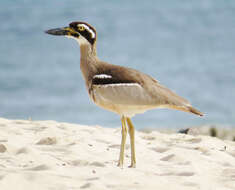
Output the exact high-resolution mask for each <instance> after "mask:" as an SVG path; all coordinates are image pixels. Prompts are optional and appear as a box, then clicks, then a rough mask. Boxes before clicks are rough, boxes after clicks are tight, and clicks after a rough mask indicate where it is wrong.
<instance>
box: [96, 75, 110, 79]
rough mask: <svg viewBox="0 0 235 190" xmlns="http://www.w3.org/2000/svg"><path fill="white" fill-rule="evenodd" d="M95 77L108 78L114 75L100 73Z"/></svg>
mask: <svg viewBox="0 0 235 190" xmlns="http://www.w3.org/2000/svg"><path fill="white" fill-rule="evenodd" d="M93 78H99V79H107V78H112V76H110V75H106V74H100V75H95V76H94V77H93Z"/></svg>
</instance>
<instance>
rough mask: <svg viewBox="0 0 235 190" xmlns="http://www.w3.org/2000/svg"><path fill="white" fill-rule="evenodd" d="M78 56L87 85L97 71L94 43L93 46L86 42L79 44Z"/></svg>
mask: <svg viewBox="0 0 235 190" xmlns="http://www.w3.org/2000/svg"><path fill="white" fill-rule="evenodd" d="M80 56H81V58H80V69H81V71H82V74H83V77H84V79H85V81H86V84H87V87H88V83H89V81H90V80H91V79H92V77H93V75H94V73H96V72H97V68H98V64H99V59H98V57H97V54H96V46H95V44H94V45H93V46H91V45H90V44H87V43H84V44H80Z"/></svg>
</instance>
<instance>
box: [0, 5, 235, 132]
mask: <svg viewBox="0 0 235 190" xmlns="http://www.w3.org/2000/svg"><path fill="white" fill-rule="evenodd" d="M76 20H78V21H86V22H88V23H90V24H92V25H93V26H95V28H96V29H97V32H98V44H97V46H98V47H97V48H98V55H99V57H100V59H101V60H105V61H108V62H110V63H113V64H118V65H123V66H128V67H133V68H135V69H138V70H141V71H142V72H145V73H148V74H150V75H152V76H153V77H154V78H156V79H157V80H159V81H160V82H161V83H162V84H163V85H165V86H167V87H169V88H171V89H172V90H174V91H175V92H177V93H178V94H179V95H181V96H183V97H185V98H186V99H188V100H189V101H190V102H191V103H192V105H194V106H195V107H196V108H198V109H199V110H201V111H202V112H205V113H206V117H204V118H199V117H197V116H194V115H191V114H188V113H184V112H179V111H174V110H166V109H165V110H164V109H159V110H153V111H148V112H146V113H145V114H142V115H137V116H135V117H134V118H133V119H134V123H135V125H136V127H137V128H143V127H156V128H157V127H164V126H167V127H185V126H195V125H202V124H221V125H229V126H235V109H234V108H235V1H233V0H226V1H221V0H197V1H189V0H178V1H167V0H148V1H140V0H136V1H124V0H122V1H121V0H119V1H105V0H99V1H95V0H86V1H82V0H60V1H58V0H50V1H48V0H38V1H35V0H11V1H10V0H1V2H0V117H6V118H10V119H28V118H32V119H33V120H57V121H64V122H74V123H80V124H89V125H96V124H97V125H102V126H106V127H117V126H120V120H119V116H117V115H115V114H113V113H110V112H108V111H105V110H102V109H100V108H98V107H96V106H95V105H94V104H93V103H92V102H91V101H90V100H89V98H88V95H87V92H86V89H85V85H84V81H83V79H82V76H81V72H80V69H79V59H80V52H79V47H78V45H77V43H76V42H75V41H73V40H70V39H67V38H63V37H54V36H49V35H46V34H44V32H43V31H44V30H47V29H50V28H55V27H62V26H66V25H68V23H70V22H71V21H76Z"/></svg>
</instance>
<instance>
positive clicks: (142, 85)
mask: <svg viewBox="0 0 235 190" xmlns="http://www.w3.org/2000/svg"><path fill="white" fill-rule="evenodd" d="M92 86H93V87H92V88H93V90H94V93H95V94H96V95H97V96H99V98H102V99H103V100H105V101H109V102H113V103H116V104H125V105H152V106H153V105H154V106H161V105H162V106H163V107H164V105H172V106H183V105H190V104H189V102H188V101H187V100H185V99H183V98H181V97H180V96H178V95H176V94H175V93H173V92H172V91H171V90H169V89H167V88H166V87H164V86H162V85H160V84H159V83H158V82H157V81H156V80H155V79H153V78H152V77H150V76H148V75H146V74H144V73H141V72H139V71H137V70H134V69H130V68H126V67H121V66H114V65H112V67H109V66H108V65H106V66H105V67H101V68H100V70H99V71H98V72H97V74H96V75H94V76H93V79H92Z"/></svg>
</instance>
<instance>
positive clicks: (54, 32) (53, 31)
mask: <svg viewBox="0 0 235 190" xmlns="http://www.w3.org/2000/svg"><path fill="white" fill-rule="evenodd" d="M45 33H47V34H51V35H56V36H66V35H69V34H71V28H70V27H63V28H55V29H50V30H47V31H45Z"/></svg>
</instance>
